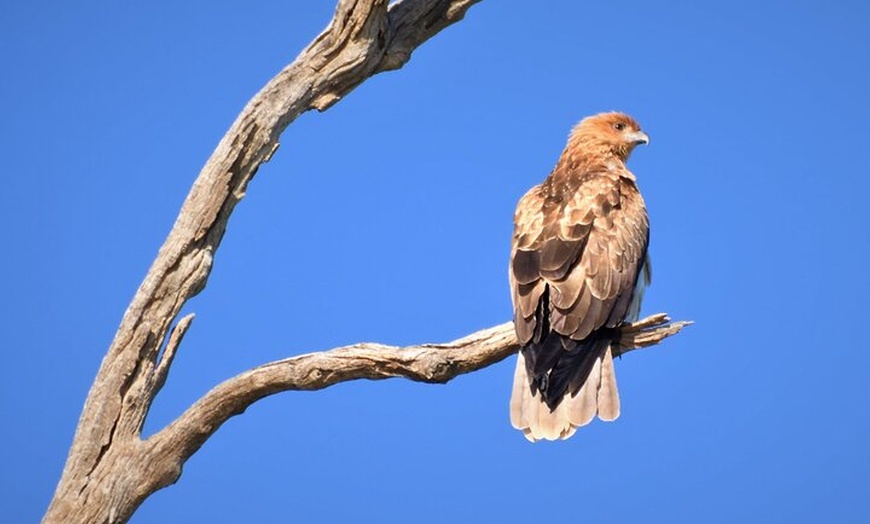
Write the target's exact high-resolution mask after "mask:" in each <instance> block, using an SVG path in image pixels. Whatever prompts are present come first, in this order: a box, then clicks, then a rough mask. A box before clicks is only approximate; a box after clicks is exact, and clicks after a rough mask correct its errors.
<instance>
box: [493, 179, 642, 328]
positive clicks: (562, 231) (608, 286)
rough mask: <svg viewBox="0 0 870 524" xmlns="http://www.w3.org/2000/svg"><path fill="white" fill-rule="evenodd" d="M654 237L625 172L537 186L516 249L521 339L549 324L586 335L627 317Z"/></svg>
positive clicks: (518, 219) (517, 231)
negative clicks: (651, 238) (648, 245)
mask: <svg viewBox="0 0 870 524" xmlns="http://www.w3.org/2000/svg"><path fill="white" fill-rule="evenodd" d="M551 182H552V181H551ZM648 242H649V221H648V219H647V215H646V210H645V208H644V204H643V199H642V197H641V196H640V193H639V191H638V190H637V187H636V186H635V185H634V183H633V182H631V181H629V180H627V179H624V178H620V177H619V175H618V173H617V174H613V173H599V174H593V175H587V176H584V177H583V178H582V179H580V180H576V179H575V181H574V182H573V183H571V181H566V182H565V183H564V184H563V187H556V186H555V185H554V184H549V185H548V184H546V183H545V184H542V185H539V186H535V187H534V188H532V189H531V190H530V191H529V192H528V193H526V195H525V196H523V198H522V199H521V200H520V202H519V204H518V206H517V212H516V215H515V217H514V236H513V245H512V250H511V268H510V282H511V290H512V296H513V303H514V323H515V326H516V332H517V338H518V339H519V342H520V343H521V344H526V343H528V342H529V341H531V340H533V338H537V337H536V336H535V335H536V333H538V334H540V333H541V332H542V330H545V329H551V330H552V331H555V332H556V333H559V334H560V335H563V336H565V337H568V338H570V339H573V340H583V339H584V338H586V337H587V336H589V334H590V333H592V331H594V330H595V329H598V328H601V327H605V326H607V327H614V326H616V325H617V324H619V323H620V322H622V321H623V320H624V318H625V317H626V315H627V313H628V310H629V306H630V304H631V299H632V295H633V294H634V290H635V284H636V283H637V280H638V273H639V272H640V268H641V266H642V264H643V263H644V260H645V257H646V249H647V244H648ZM545 293H546V295H547V297H546V298H547V299H548V300H547V301H546V302H548V303H546V304H545V303H543V302H542V301H541V297H542V296H544V294H545ZM542 308H546V310H541V309H542ZM541 323H546V324H548V325H547V326H542V325H540V324H541Z"/></svg>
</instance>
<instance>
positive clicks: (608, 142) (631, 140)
mask: <svg viewBox="0 0 870 524" xmlns="http://www.w3.org/2000/svg"><path fill="white" fill-rule="evenodd" d="M568 142H569V144H571V143H575V144H577V145H579V146H581V147H583V148H584V149H585V148H594V149H596V150H599V151H600V150H604V151H606V152H609V153H612V154H615V155H616V156H618V157H619V158H621V159H622V160H623V161H624V160H627V159H628V156H629V155H630V154H631V152H632V150H634V147H635V146H637V145H639V144H649V135H647V134H646V133H644V132H643V131H642V130H641V128H640V124H638V123H637V121H636V120H635V119H633V118H631V117H630V116H628V115H626V114H625V113H600V114H597V115H594V116H590V117H586V118H584V119H583V120H582V121H580V123H579V124H577V126H575V127H574V130H573V131H572V132H571V137H570V138H569V140H568Z"/></svg>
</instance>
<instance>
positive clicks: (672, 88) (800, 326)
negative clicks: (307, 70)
mask: <svg viewBox="0 0 870 524" xmlns="http://www.w3.org/2000/svg"><path fill="white" fill-rule="evenodd" d="M302 4H305V5H304V6H302ZM599 4H600V5H599ZM700 4H701V3H698V2H668V3H662V2H649V1H629V0H626V1H622V2H573V1H567V0H565V1H559V2H555V1H554V2H542V3H540V4H536V3H530V2H521V1H519V0H498V1H496V0H488V1H484V2H483V3H482V4H480V5H478V6H476V7H474V8H472V9H471V10H470V12H469V13H468V16H467V18H466V20H465V21H463V22H461V23H460V24H458V25H456V26H453V27H451V28H449V29H447V30H446V31H444V32H442V33H441V34H439V35H438V36H437V37H436V38H435V39H433V40H431V41H429V42H428V43H427V44H426V45H425V46H424V47H422V48H420V49H419V50H418V51H417V52H415V54H414V56H413V59H412V60H411V62H410V63H409V64H408V65H406V66H405V68H404V69H402V70H400V71H398V72H392V73H388V74H383V75H380V76H378V77H375V78H373V79H371V80H369V81H368V82H366V83H365V84H364V85H363V86H361V87H360V88H359V89H357V90H356V91H354V92H353V93H351V94H350V96H348V97H347V98H346V99H345V100H342V101H341V102H340V103H339V104H338V105H336V106H335V107H333V108H331V109H329V110H328V111H327V112H325V113H323V114H317V113H311V114H307V115H304V116H303V117H302V118H300V119H299V120H298V121H297V122H296V123H294V124H293V125H292V126H291V127H290V128H289V129H288V131H287V132H286V133H285V134H284V136H283V139H282V146H281V149H280V150H279V151H278V153H277V155H276V156H275V157H274V159H273V160H272V161H271V162H270V163H269V164H267V165H265V166H264V167H263V168H262V169H261V170H260V172H259V174H258V175H257V177H256V178H255V180H254V181H253V183H252V184H251V186H250V187H249V191H248V196H247V198H246V199H245V200H244V201H243V202H242V203H241V205H240V206H239V207H238V209H237V211H236V213H235V214H234V216H233V218H232V221H231V223H230V225H229V229H228V231H227V234H226V237H225V239H224V242H223V245H222V246H221V249H220V251H219V252H218V253H217V256H216V265H215V269H214V271H213V273H212V276H211V279H210V282H209V285H208V287H207V289H206V290H205V291H204V292H203V293H202V294H201V295H199V296H198V297H196V298H195V299H194V300H193V301H192V302H191V303H190V304H189V305H188V307H187V308H186V310H187V311H192V312H196V314H197V319H196V321H195V322H194V324H193V327H192V329H191V331H190V332H189V334H188V336H187V338H185V340H184V344H183V346H182V348H181V352H180V356H179V357H178V360H177V361H176V364H175V366H174V368H173V372H172V374H171V375H170V379H169V383H168V385H167V386H166V388H165V389H164V391H163V392H162V393H161V394H160V396H159V397H158V399H157V402H156V404H155V406H154V409H153V410H152V413H151V415H150V418H149V421H148V424H147V430H148V431H149V432H153V431H154V430H155V429H156V428H159V427H162V425H164V424H166V423H167V422H168V421H170V420H172V418H173V417H175V416H177V415H178V414H179V413H180V412H181V411H182V410H183V409H185V408H186V407H187V406H189V405H190V404H191V403H192V402H193V401H194V400H195V399H197V398H198V397H199V396H200V395H202V394H203V393H204V392H205V391H207V390H208V389H210V388H211V387H212V386H214V385H215V384H217V383H218V382H220V381H222V380H224V379H226V378H228V377H230V376H232V375H234V374H236V373H238V372H241V371H243V370H245V369H247V368H250V367H252V366H255V365H258V364H261V363H264V362H266V361H269V360H273V359H278V358H283V357H286V356H290V355H294V354H299V353H303V352H310V351H316V350H321V349H328V348H331V347H334V346H337V345H342V344H348V343H353V342H358V341H378V342H384V343H392V344H409V343H417V342H435V341H446V340H451V339H454V338H456V337H460V336H463V335H465V334H468V333H470V332H473V331H476V330H478V329H482V328H485V327H489V326H492V325H495V324H498V323H501V322H504V321H506V320H508V319H509V318H510V299H509V294H508V286H507V277H506V263H507V256H508V245H509V236H510V230H511V215H512V212H513V208H514V205H515V203H516V201H517V199H518V198H519V197H520V195H521V194H522V193H523V192H524V191H525V190H526V189H527V188H528V187H530V186H532V185H534V184H536V183H538V182H539V181H540V180H541V179H543V177H545V176H546V175H547V173H548V172H549V170H550V168H551V167H552V165H553V164H554V162H555V160H556V157H557V156H558V154H559V152H560V151H561V148H562V147H563V144H564V140H565V137H566V135H567V132H568V130H569V129H570V127H571V126H572V125H573V124H574V123H575V122H576V121H577V120H579V119H580V118H581V117H583V116H585V115H588V114H592V113H596V112H599V111H603V110H611V109H621V110H624V111H626V112H629V113H631V114H632V115H634V116H635V117H636V118H637V119H638V120H640V121H641V123H642V124H643V125H644V128H645V129H646V130H648V131H649V133H650V135H651V136H652V144H651V146H650V147H648V148H643V149H640V150H638V151H637V152H636V153H635V155H634V156H633V158H632V159H631V163H630V166H631V168H632V169H633V170H634V171H635V173H637V175H638V178H639V180H640V183H641V187H642V190H643V192H644V194H645V196H646V200H647V203H648V206H649V209H650V214H651V221H652V246H651V253H652V259H653V267H654V276H653V286H652V288H651V289H650V290H649V293H648V295H647V300H646V303H645V306H644V312H646V313H654V312H659V311H666V312H668V313H670V314H671V315H672V316H673V317H674V318H677V319H692V320H695V321H696V324H695V325H694V326H692V327H691V328H690V329H689V330H687V331H686V332H684V333H683V334H681V335H679V336H678V337H675V338H672V339H669V340H668V341H666V343H665V344H664V345H662V346H660V347H658V348H656V349H652V350H647V351H642V352H636V353H632V354H630V355H627V356H626V357H625V358H623V359H622V360H621V361H619V362H617V376H618V380H619V386H620V391H621V394H622V403H623V412H622V416H621V418H620V419H619V420H618V421H617V422H615V423H612V424H605V423H601V422H596V423H593V424H592V425H591V426H589V427H587V428H585V429H584V430H582V431H580V432H578V433H577V435H576V436H575V437H574V438H573V439H572V440H569V441H567V442H560V443H555V444H551V443H542V444H537V445H531V444H529V443H528V442H526V440H525V439H524V438H523V437H522V435H521V434H520V433H518V432H516V431H515V430H513V429H512V428H511V427H510V424H509V422H508V411H507V401H508V396H509V393H510V385H511V380H512V374H513V366H514V363H513V361H506V362H503V363H501V364H499V365H496V366H492V367H490V368H488V369H485V370H483V371H481V372H478V373H474V374H472V375H468V376H464V377H461V378H459V379H457V380H455V381H454V382H451V383H450V384H448V385H446V386H433V385H423V384H415V383H411V382H407V381H400V380H393V381H383V382H377V383H374V382H356V383H349V384H342V385H339V386H337V387H333V388H330V389H328V390H326V391H322V392H316V393H287V394H282V395H278V396H275V397H272V398H269V399H267V400H265V401H263V402H260V403H258V404H256V405H255V406H254V407H252V408H251V409H249V410H248V412H247V413H245V414H244V415H243V416H241V417H237V418H234V419H232V420H231V421H230V422H229V423H227V424H226V425H225V426H224V427H223V428H222V429H221V430H220V431H219V432H218V433H217V434H216V435H215V437H214V438H212V439H211V440H210V441H209V442H208V443H207V444H206V445H205V446H204V447H203V448H202V449H201V450H200V452H199V453H198V454H196V455H195V456H194V457H193V459H192V460H190V462H188V464H187V465H186V467H185V470H184V474H183V475H182V477H181V479H180V481H179V482H178V483H177V484H176V485H175V486H172V487H171V488H169V489H166V490H163V491H161V492H159V493H157V494H156V495H155V496H153V497H152V498H150V499H149V500H148V501H146V503H145V504H144V505H143V506H142V507H141V508H140V510H139V511H138V513H137V514H136V515H135V516H134V517H133V519H132V522H134V523H138V524H145V523H157V522H160V523H166V522H179V523H181V522H214V523H223V522H226V523H229V522H271V521H279V522H280V521H285V520H290V519H291V518H292V519H293V520H299V521H310V520H315V521H318V522H348V521H353V522H374V521H378V522H385V523H393V522H396V523H398V522H407V521H408V520H413V521H415V522H420V523H428V522H433V523H434V522H448V521H452V522H472V521H476V522H494V521H496V520H498V521H500V522H557V521H562V522H596V521H602V519H606V521H607V522H628V521H641V522H668V523H673V522H686V523H689V522H691V523H694V522H714V523H718V522H721V523H732V522H790V523H793V522H868V521H870V506H868V502H867V493H868V489H870V451H868V446H867V442H870V409H868V407H867V401H868V394H867V391H866V383H867V378H868V370H870V347H868V343H867V342H866V341H867V334H866V332H865V331H864V330H865V328H864V326H865V325H866V322H867V313H868V307H867V300H866V295H867V294H868V292H870V277H868V271H867V269H866V268H865V267H863V265H864V263H865V261H866V259H867V256H868V248H870V234H868V226H870V206H868V203H867V195H868V193H870V182H868V169H867V167H866V166H867V162H868V161H867V159H866V158H865V155H864V152H865V151H866V150H867V149H868V144H870V125H868V122H870V102H868V98H867V96H868V93H870V77H868V75H870V73H868V57H870V33H868V31H867V26H868V21H870V16H868V14H870V13H868V5H870V4H867V3H866V2H858V1H854V2H824V3H823V2H749V1H743V2H715V3H712V2H708V3H706V4H705V5H704V6H701V5H700ZM332 9H333V3H332V2H331V1H323V2H257V3H256V4H245V3H243V2H204V1H197V2H182V3H179V2H168V1H160V2H148V3H147V5H139V6H137V5H128V4H124V5H121V4H119V3H117V2H93V3H87V4H81V3H76V4H74V3H62V2H55V3H54V4H53V5H48V3H39V2H32V3H26V2H19V3H16V4H14V5H9V6H7V7H6V9H4V15H3V18H4V23H3V26H4V28H3V30H2V32H0V67H2V71H3V74H2V75H0V99H2V100H3V107H4V108H3V116H2V118H0V151H2V156H3V160H4V166H3V167H4V168H3V174H2V177H3V191H2V192H0V222H2V223H3V224H4V225H5V233H4V241H3V245H4V248H3V255H4V256H3V257H2V258H0V270H2V272H3V275H4V278H3V279H2V281H0V282H2V283H0V293H2V297H3V299H2V302H0V304H2V315H0V328H2V332H3V343H2V347H3V355H4V370H5V372H4V374H3V379H2V380H0V398H2V400H0V420H2V421H3V422H2V424H3V431H2V432H0V464H2V465H3V466H2V468H0V471H2V473H0V493H3V496H2V500H0V513H2V514H3V515H4V520H7V521H8V522H34V521H37V520H38V519H39V517H40V516H41V515H42V513H43V511H44V510H45V507H46V505H47V504H48V501H49V499H50V497H51V494H52V492H53V490H54V487H55V485H56V482H57V480H58V478H59V475H60V472H61V469H62V467H63V464H64V460H65V458H66V454H67V450H68V446H69V444H70V441H71V439H72V435H73V431H74V429H75V424H76V421H77V419H78V416H79V412H80V409H81V406H82V403H83V401H84V398H85V395H86V393H87V390H88V387H89V386H90V384H91V381H92V379H93V377H94V374H95V373H96V370H97V367H98V365H99V363H100V360H101V359H102V357H103V354H104V353H105V351H106V348H107V347H108V344H109V342H110V341H111V339H112V336H113V334H114V331H115V329H116V328H117V326H118V323H119V321H120V318H121V315H122V314H123V312H124V309H125V308H126V306H127V304H128V302H129V300H130V298H131V297H132V296H133V293H134V292H135V290H136V288H137V286H138V285H139V283H140V281H141V279H142V277H143V276H144V274H145V272H146V270H147V268H148V266H149V265H150V263H151V261H152V260H153V258H154V255H155V254H156V252H157V249H158V247H159V246H160V244H161V243H162V241H163V239H164V238H165V236H166V234H167V232H168V231H169V228H170V226H171V224H172V222H173V221H174V219H175V217H176V214H177V211H178V209H179V206H180V204H181V202H182V200H183V199H184V197H185V195H186V194H187V191H188V188H189V187H190V184H191V183H192V181H193V180H194V178H195V177H196V175H197V173H198V171H199V168H200V167H201V166H202V164H203V162H204V161H205V160H206V158H207V157H208V156H209V154H210V153H211V151H212V149H213V147H214V146H215V144H216V143H217V141H218V140H219V138H220V137H221V136H222V134H223V133H224V131H225V130H226V129H227V127H228V126H229V125H230V123H231V122H232V120H233V119H234V118H235V116H236V114H237V113H238V111H239V110H240V109H241V108H242V107H243V105H244V104H245V102H246V101H247V100H248V98H249V97H250V96H252V95H253V94H254V93H255V92H256V91H257V90H258V89H259V88H260V87H261V86H262V85H263V84H264V83H265V82H266V81H267V80H268V79H269V78H270V77H271V76H272V75H273V74H274V73H276V72H277V71H278V70H279V69H280V68H282V67H283V66H284V65H285V64H287V63H289V62H290V61H291V60H292V59H293V58H294V57H295V56H296V54H297V53H298V52H299V51H300V50H301V49H302V48H303V47H304V46H305V45H306V44H307V43H308V42H309V41H310V40H311V39H312V38H313V37H314V36H315V35H316V34H317V33H319V32H320V31H321V30H322V28H323V27H324V26H325V24H326V23H327V21H328V19H329V17H330V16H331V13H332Z"/></svg>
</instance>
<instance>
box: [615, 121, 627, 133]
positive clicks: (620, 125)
mask: <svg viewBox="0 0 870 524" xmlns="http://www.w3.org/2000/svg"><path fill="white" fill-rule="evenodd" d="M613 129H616V130H617V131H622V130H623V129H625V124H624V123H622V122H616V123H615V124H613Z"/></svg>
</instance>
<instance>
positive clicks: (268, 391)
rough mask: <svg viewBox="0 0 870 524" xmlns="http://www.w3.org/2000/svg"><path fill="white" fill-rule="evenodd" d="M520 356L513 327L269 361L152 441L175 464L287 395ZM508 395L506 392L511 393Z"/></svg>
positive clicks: (623, 342) (640, 338)
mask: <svg viewBox="0 0 870 524" xmlns="http://www.w3.org/2000/svg"><path fill="white" fill-rule="evenodd" d="M689 324H691V322H675V323H671V322H670V318H668V316H667V315H665V314H664V313H659V314H657V315H652V316H650V317H647V318H645V319H643V320H640V321H638V322H636V323H634V324H626V325H624V326H622V327H621V328H619V337H618V345H617V348H616V353H615V355H614V356H619V355H623V354H625V353H628V352H629V351H633V350H635V349H640V348H645V347H649V346H654V345H656V344H658V343H660V342H661V341H662V340H664V339H665V338H667V337H669V336H671V335H675V334H676V333H679V332H680V330H682V329H683V328H684V327H686V326H687V325H689ZM518 350H519V344H518V342H517V338H516V334H515V333H514V324H513V322H507V323H505V324H501V325H499V326H495V327H492V328H489V329H484V330H481V331H478V332H476V333H473V334H471V335H468V336H466V337H463V338H461V339H459V340H455V341H453V342H448V343H445V344H422V345H418V346H408V347H396V346H387V345H384V344H373V343H361V344H354V345H351V346H345V347H341V348H336V349H332V350H329V351H323V352H320V353H310V354H307V355H300V356H298V357H293V358H288V359H284V360H278V361H275V362H270V363H268V364H264V365H262V366H258V367H256V368H254V369H251V370H249V371H246V372H244V373H242V374H240V375H237V376H235V377H233V378H231V379H229V380H227V381H225V382H223V383H222V384H220V385H218V386H217V387H215V388H214V389H212V390H211V391H209V392H208V393H206V394H205V396H203V397H202V398H201V399H199V400H198V401H197V402H196V403H195V404H194V405H193V406H191V407H190V408H189V409H188V410H187V411H185V412H184V413H183V414H182V415H181V416H180V417H178V419H177V420H175V421H174V422H173V423H171V424H170V425H169V426H167V427H166V428H165V429H163V430H162V431H160V432H159V433H157V434H155V435H153V436H152V437H151V438H150V439H149V444H150V445H153V446H154V449H155V451H156V455H157V456H158V457H159V459H158V460H160V461H170V462H174V463H176V464H177V465H179V467H180V465H181V464H183V463H184V461H186V460H187V458H188V457H190V456H191V455H192V454H193V453H195V452H196V450H197V449H199V447H200V446H201V445H202V444H203V443H204V442H205V441H206V440H207V439H208V437H210V436H211V434H212V433H214V432H215V431H217V429H218V428H219V427H220V426H221V424H223V423H224V422H226V421H227V420H229V419H230V418H231V417H233V416H234V415H238V414H240V413H242V412H244V411H245V409H247V408H248V406H250V405H251V404H253V403H254V402H256V401H258V400H260V399H262V398H264V397H267V396H269V395H273V394H275V393H280V392H282V391H290V390H317V389H323V388H326V387H329V386H332V385H334V384H337V383H339V382H346V381H349V380H358V379H369V380H382V379H387V378H393V377H403V378H407V379H410V380H414V381H418V382H430V383H444V382H447V381H449V380H451V379H453V378H455V377H457V376H459V375H462V374H465V373H471V372H473V371H477V370H479V369H481V368H484V367H486V366H489V365H492V364H495V363H496V362H500V361H502V360H504V359H505V358H507V357H509V356H511V355H513V354H515V353H516V352H517V351H518ZM506 391H507V390H506Z"/></svg>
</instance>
